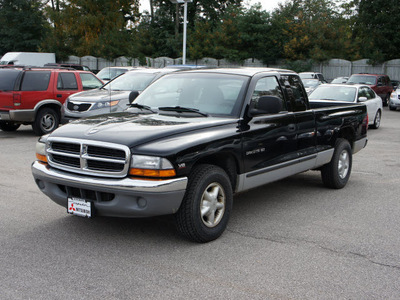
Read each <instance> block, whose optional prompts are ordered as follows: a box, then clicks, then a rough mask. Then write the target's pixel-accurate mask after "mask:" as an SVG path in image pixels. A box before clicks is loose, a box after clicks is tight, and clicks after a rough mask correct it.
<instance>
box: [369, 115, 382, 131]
mask: <svg viewBox="0 0 400 300" xmlns="http://www.w3.org/2000/svg"><path fill="white" fill-rule="evenodd" d="M381 117H382V113H381V111H380V110H378V111H377V112H376V115H375V119H374V124H372V125H371V127H372V128H374V129H378V128H379V126H380V125H381Z"/></svg>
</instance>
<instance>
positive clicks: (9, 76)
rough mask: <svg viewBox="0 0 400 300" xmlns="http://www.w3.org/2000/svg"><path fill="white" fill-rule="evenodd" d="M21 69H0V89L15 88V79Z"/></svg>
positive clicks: (10, 89)
mask: <svg viewBox="0 0 400 300" xmlns="http://www.w3.org/2000/svg"><path fill="white" fill-rule="evenodd" d="M20 73H21V71H18V70H12V69H10V70H7V69H4V70H0V91H12V90H14V85H15V81H16V79H17V77H18V75H19V74H20Z"/></svg>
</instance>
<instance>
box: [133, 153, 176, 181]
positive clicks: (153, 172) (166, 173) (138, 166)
mask: <svg viewBox="0 0 400 300" xmlns="http://www.w3.org/2000/svg"><path fill="white" fill-rule="evenodd" d="M129 174H130V175H133V176H144V177H173V176H175V175H176V173H175V169H174V167H173V166H172V164H171V163H170V161H169V160H168V159H166V158H162V157H156V156H146V155H132V158H131V168H130V170H129Z"/></svg>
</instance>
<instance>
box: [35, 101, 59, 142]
mask: <svg viewBox="0 0 400 300" xmlns="http://www.w3.org/2000/svg"><path fill="white" fill-rule="evenodd" d="M59 124H60V115H59V114H58V113H57V112H56V111H55V110H54V109H52V108H50V107H45V108H42V109H40V110H39V112H38V113H37V115H36V118H35V121H34V122H33V124H32V129H33V131H34V132H35V134H36V135H43V134H48V133H50V132H52V131H54V130H55V129H57V127H58V125H59Z"/></svg>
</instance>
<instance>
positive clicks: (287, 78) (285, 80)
mask: <svg viewBox="0 0 400 300" xmlns="http://www.w3.org/2000/svg"><path fill="white" fill-rule="evenodd" d="M280 81H281V84H282V86H283V87H284V89H285V94H286V96H287V98H288V99H289V101H290V104H291V106H292V109H293V111H303V110H306V109H307V102H306V101H307V100H306V99H307V95H306V92H305V90H304V88H303V84H302V82H301V79H300V77H299V76H296V75H282V76H281V79H280Z"/></svg>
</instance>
